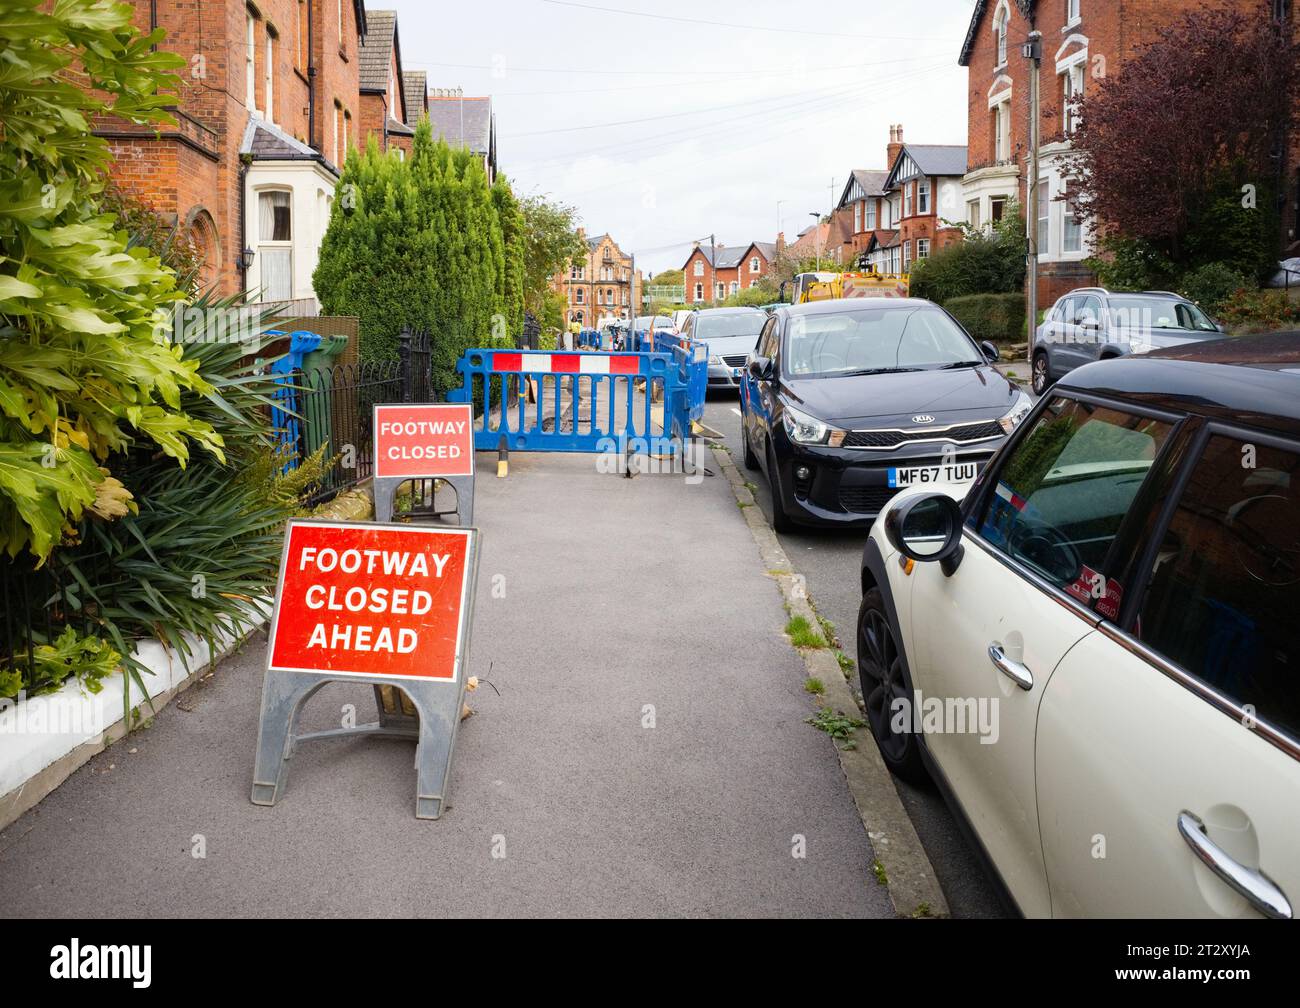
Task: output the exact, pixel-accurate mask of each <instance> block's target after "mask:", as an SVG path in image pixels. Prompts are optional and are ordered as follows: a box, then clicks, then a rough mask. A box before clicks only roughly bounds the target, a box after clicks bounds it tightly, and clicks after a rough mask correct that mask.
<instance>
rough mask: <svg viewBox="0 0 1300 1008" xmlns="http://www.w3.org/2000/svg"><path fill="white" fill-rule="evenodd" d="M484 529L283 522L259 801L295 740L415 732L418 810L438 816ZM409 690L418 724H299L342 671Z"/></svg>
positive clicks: (257, 772) (268, 801)
mask: <svg viewBox="0 0 1300 1008" xmlns="http://www.w3.org/2000/svg"><path fill="white" fill-rule="evenodd" d="M478 534H479V533H478V530H477V529H474V528H455V527H451V526H427V525H388V524H378V523H369V522H367V523H351V522H329V521H313V520H310V519H295V520H292V521H290V522H289V525H288V528H287V529H286V530H285V539H284V553H283V556H282V560H281V565H280V583H279V587H278V589H277V590H276V595H275V611H274V613H273V615H272V617H271V635H270V639H269V640H268V642H267V650H266V654H267V662H266V665H267V667H266V674H265V676H264V677H263V680H262V712H261V719H260V722H259V726H258V733H257V757H256V761H255V765H254V768H253V793H252V800H253V803H254V804H256V805H274V804H275V802H276V800H277V799H278V798H279V797H280V795H281V794H282V792H283V790H284V786H285V782H286V780H287V777H288V767H289V757H290V756H291V755H293V752H294V749H295V748H296V746H297V744H298V743H299V742H302V741H305V740H307V739H325V738H338V737H340V736H345V735H366V734H373V735H399V736H403V737H408V738H412V737H413V738H417V739H418V740H419V745H418V747H417V749H416V759H415V765H416V795H415V814H416V816H417V817H418V818H421V819H437V818H438V817H439V816H440V815H441V814H442V809H443V800H444V793H445V789H446V786H447V776H448V772H449V770H450V767H451V753H452V748H453V746H454V745H455V741H456V731H457V728H458V726H459V724H460V710H461V704H462V702H463V698H464V692H465V675H464V669H465V664H466V662H467V661H468V657H469V635H470V626H471V621H472V614H473V599H474V587H475V583H476V581H477V577H476V574H477V570H478ZM356 679H360V680H362V681H365V682H369V683H372V684H374V685H376V686H385V685H386V686H394V687H396V688H398V689H400V690H402V691H403V692H404V693H405V694H406V695H407V697H408V698H409V699H410V701H411V703H412V704H413V705H414V706H415V709H416V713H417V715H418V717H417V719H416V724H415V726H414V727H409V726H408V727H403V728H394V727H392V726H388V725H385V724H383V723H380V722H376V723H373V724H365V725H354V726H348V725H344V726H343V727H340V728H332V729H328V730H325V731H317V732H307V733H301V734H300V733H298V730H297V725H298V711H299V708H301V706H302V705H303V703H305V702H306V701H307V699H308V698H310V697H311V695H312V694H313V693H315V692H316V691H317V690H318V689H320V688H321V687H322V686H324V685H325V684H326V683H328V682H332V681H336V680H356Z"/></svg>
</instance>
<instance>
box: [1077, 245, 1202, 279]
mask: <svg viewBox="0 0 1300 1008" xmlns="http://www.w3.org/2000/svg"><path fill="white" fill-rule="evenodd" d="M1098 251H1099V252H1100V255H1096V256H1093V257H1092V258H1090V259H1087V260H1085V261H1084V265H1085V266H1087V267H1088V268H1089V269H1091V270H1092V271H1093V272H1094V273H1096V274H1097V282H1098V283H1100V284H1101V285H1102V286H1103V287H1107V288H1109V289H1110V290H1116V291H1141V290H1169V289H1171V288H1172V287H1175V286H1176V285H1177V283H1178V272H1179V271H1178V267H1177V266H1176V265H1175V264H1174V262H1173V260H1172V259H1170V258H1169V256H1168V254H1167V253H1166V252H1164V251H1162V250H1161V249H1160V248H1158V247H1157V246H1156V244H1155V243H1154V242H1150V241H1147V240H1146V239H1144V238H1123V237H1119V236H1117V235H1107V236H1106V237H1104V238H1103V239H1102V240H1101V241H1100V242H1099V245H1098Z"/></svg>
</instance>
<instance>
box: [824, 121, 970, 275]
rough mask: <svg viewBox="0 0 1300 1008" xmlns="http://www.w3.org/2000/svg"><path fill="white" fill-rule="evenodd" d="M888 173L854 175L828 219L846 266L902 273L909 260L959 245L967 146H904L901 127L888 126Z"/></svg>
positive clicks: (909, 263)
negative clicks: (839, 236) (834, 227)
mask: <svg viewBox="0 0 1300 1008" xmlns="http://www.w3.org/2000/svg"><path fill="white" fill-rule="evenodd" d="M885 154H886V157H887V158H888V161H889V168H888V170H887V171H884V172H882V171H854V172H852V173H851V174H850V176H849V180H848V182H847V183H846V184H845V187H844V192H843V194H842V195H841V196H840V202H839V204H838V206H837V207H836V210H835V214H834V215H833V222H838V224H839V229H840V232H841V233H842V234H843V235H844V238H843V239H842V240H841V241H840V244H839V246H838V248H839V249H840V257H841V259H842V261H843V262H844V263H845V264H846V265H854V266H857V267H860V268H868V267H871V268H874V269H876V270H877V271H878V272H881V273H906V272H908V270H909V269H910V268H911V265H912V263H913V262H915V261H916V260H918V259H926V258H928V257H929V256H931V255H932V254H934V253H935V252H937V251H939V249H941V248H943V247H945V246H947V245H950V244H952V243H954V242H959V241H961V237H962V235H961V229H960V228H958V227H956V226H955V225H954V224H953V223H951V222H952V221H954V220H956V219H957V218H958V216H959V210H958V208H959V207H960V201H959V194H960V192H961V178H962V174H963V173H964V172H965V169H966V148H965V147H963V146H958V145H953V144H909V143H906V142H905V141H904V140H903V127H902V126H891V127H890V128H889V145H888V146H887V147H886V149H885Z"/></svg>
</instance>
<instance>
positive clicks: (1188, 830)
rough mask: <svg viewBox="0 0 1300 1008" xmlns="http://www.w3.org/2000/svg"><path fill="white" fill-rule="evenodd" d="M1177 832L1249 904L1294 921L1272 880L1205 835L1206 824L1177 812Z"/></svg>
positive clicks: (1184, 812)
mask: <svg viewBox="0 0 1300 1008" xmlns="http://www.w3.org/2000/svg"><path fill="white" fill-rule="evenodd" d="M1178 832H1179V833H1181V834H1182V835H1183V839H1184V840H1186V841H1187V846H1188V847H1190V848H1191V849H1192V853H1193V854H1195V855H1196V856H1197V857H1198V858H1200V860H1201V863H1202V864H1203V865H1205V867H1206V868H1208V869H1210V871H1212V872H1214V874H1215V875H1217V876H1219V878H1221V879H1223V881H1224V882H1226V883H1227V884H1228V886H1229V888H1231V889H1234V890H1236V891H1237V892H1239V893H1240V894H1241V895H1242V896H1244V897H1245V898H1246V902H1247V903H1249V904H1250V905H1251V906H1253V907H1254V908H1255V909H1256V910H1258V911H1259V912H1260V913H1262V914H1263V915H1264V916H1265V917H1272V918H1273V919H1274V920H1290V919H1291V903H1290V901H1288V900H1287V898H1286V893H1284V892H1282V890H1281V889H1279V888H1278V887H1277V886H1276V885H1274V884H1273V880H1272V879H1270V878H1269V877H1268V876H1267V875H1265V874H1264V873H1263V872H1258V871H1255V869H1254V868H1247V867H1246V866H1245V865H1244V864H1242V863H1241V862H1240V861H1235V860H1233V859H1232V858H1231V857H1229V856H1228V854H1227V853H1226V852H1225V851H1224V850H1223V848H1222V847H1220V846H1219V845H1218V844H1216V843H1215V842H1214V841H1213V840H1211V839H1210V837H1209V834H1208V833H1206V832H1205V823H1203V822H1201V820H1200V819H1199V818H1198V817H1197V816H1194V815H1192V813H1190V812H1188V811H1186V810H1184V811H1182V812H1179V813H1178Z"/></svg>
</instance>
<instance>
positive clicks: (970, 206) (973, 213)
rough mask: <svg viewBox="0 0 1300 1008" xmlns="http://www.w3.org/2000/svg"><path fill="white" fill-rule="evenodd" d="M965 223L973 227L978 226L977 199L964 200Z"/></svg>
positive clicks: (978, 203) (978, 205)
mask: <svg viewBox="0 0 1300 1008" xmlns="http://www.w3.org/2000/svg"><path fill="white" fill-rule="evenodd" d="M966 223H967V224H969V225H970V226H971V227H975V228H977V227H979V226H980V201H979V200H978V199H973V200H967V201H966Z"/></svg>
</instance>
